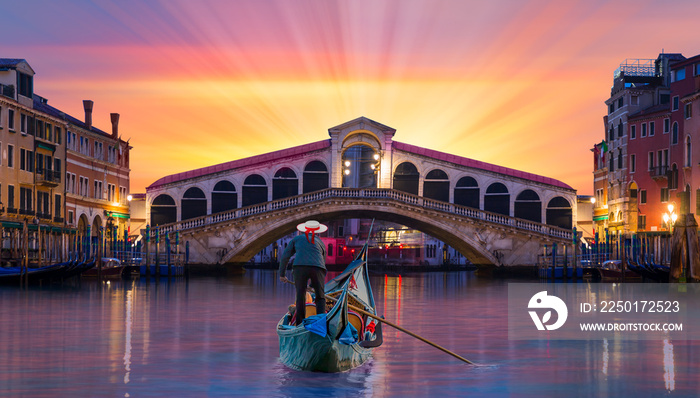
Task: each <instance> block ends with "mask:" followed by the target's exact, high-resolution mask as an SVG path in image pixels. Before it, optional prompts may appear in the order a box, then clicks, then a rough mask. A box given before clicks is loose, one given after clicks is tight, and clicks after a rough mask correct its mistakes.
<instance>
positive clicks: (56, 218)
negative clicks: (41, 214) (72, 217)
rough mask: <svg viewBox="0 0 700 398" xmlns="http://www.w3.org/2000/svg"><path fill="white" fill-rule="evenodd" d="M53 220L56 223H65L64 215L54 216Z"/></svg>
mask: <svg viewBox="0 0 700 398" xmlns="http://www.w3.org/2000/svg"><path fill="white" fill-rule="evenodd" d="M53 222H56V223H63V217H54V218H53Z"/></svg>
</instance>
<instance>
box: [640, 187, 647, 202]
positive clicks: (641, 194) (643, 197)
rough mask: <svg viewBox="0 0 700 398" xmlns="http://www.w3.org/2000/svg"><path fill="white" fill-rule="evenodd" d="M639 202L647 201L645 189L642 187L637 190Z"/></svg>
mask: <svg viewBox="0 0 700 398" xmlns="http://www.w3.org/2000/svg"><path fill="white" fill-rule="evenodd" d="M639 203H640V204H646V203H647V190H646V189H642V190H640V191H639Z"/></svg>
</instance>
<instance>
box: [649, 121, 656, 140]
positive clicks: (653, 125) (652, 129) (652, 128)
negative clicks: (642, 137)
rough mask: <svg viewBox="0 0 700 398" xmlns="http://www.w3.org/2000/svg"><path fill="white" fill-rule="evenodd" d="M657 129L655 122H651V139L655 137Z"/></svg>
mask: <svg viewBox="0 0 700 398" xmlns="http://www.w3.org/2000/svg"><path fill="white" fill-rule="evenodd" d="M655 127H656V123H655V122H649V137H653V136H654V130H656V129H655Z"/></svg>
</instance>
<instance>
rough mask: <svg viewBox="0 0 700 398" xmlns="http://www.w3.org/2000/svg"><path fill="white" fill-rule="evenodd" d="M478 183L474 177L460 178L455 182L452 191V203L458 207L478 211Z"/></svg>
mask: <svg viewBox="0 0 700 398" xmlns="http://www.w3.org/2000/svg"><path fill="white" fill-rule="evenodd" d="M479 195H480V193H479V183H477V182H476V180H475V179H474V177H469V176H466V177H462V178H460V179H459V181H457V185H455V189H454V203H455V204H456V205H460V206H468V207H471V208H474V209H479V200H480V197H479Z"/></svg>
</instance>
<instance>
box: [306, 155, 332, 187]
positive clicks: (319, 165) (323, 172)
mask: <svg viewBox="0 0 700 398" xmlns="http://www.w3.org/2000/svg"><path fill="white" fill-rule="evenodd" d="M303 180H304V181H303V184H304V187H303V192H304V193H309V192H314V191H320V190H322V189H326V188H328V168H327V167H326V165H325V164H323V162H320V161H318V160H314V161H313V162H310V163H309V164H307V165H306V167H305V168H304V176H303Z"/></svg>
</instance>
